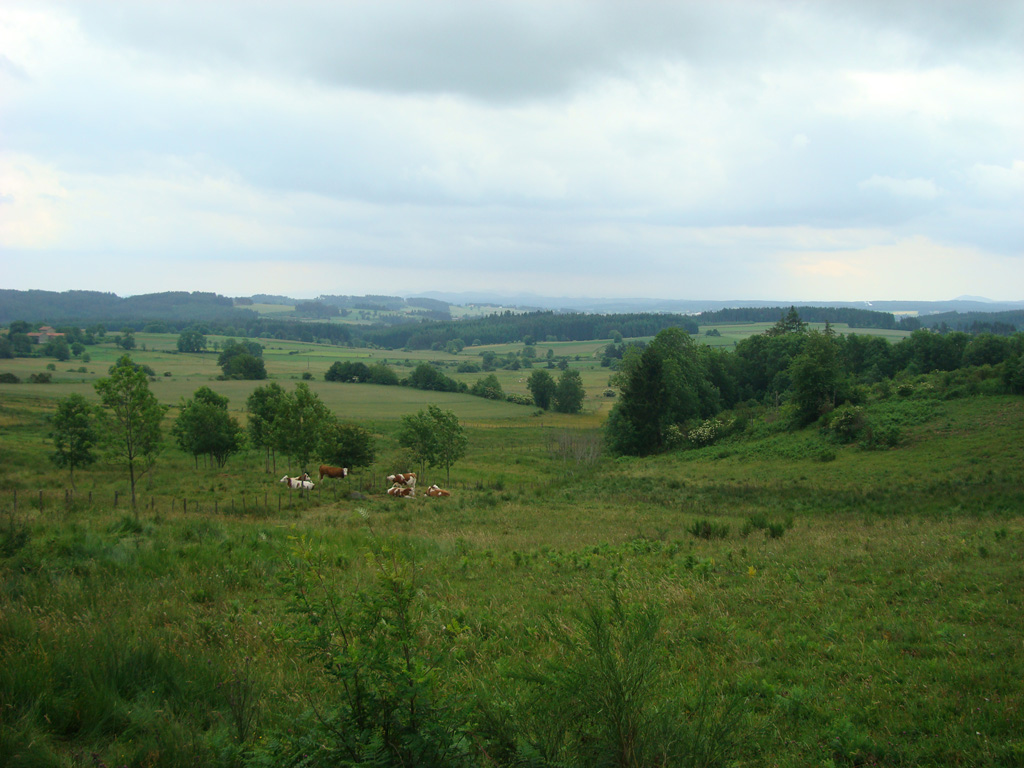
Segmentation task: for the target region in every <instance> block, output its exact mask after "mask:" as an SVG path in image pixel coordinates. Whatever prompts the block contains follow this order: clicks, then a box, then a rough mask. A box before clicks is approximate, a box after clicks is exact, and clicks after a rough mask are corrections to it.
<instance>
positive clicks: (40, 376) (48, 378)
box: [28, 373, 53, 384]
mask: <svg viewBox="0 0 1024 768" xmlns="http://www.w3.org/2000/svg"><path fill="white" fill-rule="evenodd" d="M28 380H29V382H30V383H32V384H49V383H50V382H52V381H53V374H51V373H33V374H32V375H31V376H29V377H28Z"/></svg>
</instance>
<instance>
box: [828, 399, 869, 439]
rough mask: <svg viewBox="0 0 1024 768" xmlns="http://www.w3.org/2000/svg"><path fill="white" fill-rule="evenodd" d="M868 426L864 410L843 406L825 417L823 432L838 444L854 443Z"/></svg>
mask: <svg viewBox="0 0 1024 768" xmlns="http://www.w3.org/2000/svg"><path fill="white" fill-rule="evenodd" d="M867 425H868V420H867V417H866V416H865V415H864V409H863V408H861V407H860V406H857V405H843V406H840V407H839V408H836V409H835V410H834V411H832V412H830V413H828V414H827V415H826V416H825V418H824V420H823V424H822V425H821V431H822V433H823V434H824V435H825V436H826V437H828V438H830V439H832V440H834V441H835V442H837V443H852V442H853V441H855V440H857V439H858V438H859V437H860V436H861V434H862V433H863V432H864V430H865V428H866V427H867Z"/></svg>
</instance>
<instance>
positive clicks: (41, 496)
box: [39, 491, 43, 512]
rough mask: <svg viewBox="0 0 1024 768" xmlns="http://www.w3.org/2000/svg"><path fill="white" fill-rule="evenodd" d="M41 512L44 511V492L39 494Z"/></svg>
mask: <svg viewBox="0 0 1024 768" xmlns="http://www.w3.org/2000/svg"><path fill="white" fill-rule="evenodd" d="M39 511H40V512H42V511H43V492H42V491H40V492H39Z"/></svg>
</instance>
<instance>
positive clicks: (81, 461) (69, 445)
mask: <svg viewBox="0 0 1024 768" xmlns="http://www.w3.org/2000/svg"><path fill="white" fill-rule="evenodd" d="M51 425H52V426H53V431H52V432H51V433H50V437H51V438H52V440H53V447H54V452H53V453H52V454H51V456H50V458H51V459H52V460H53V463H54V464H56V465H57V466H58V467H67V468H68V469H69V470H70V471H71V487H72V488H74V487H75V468H76V467H86V466H89V465H90V464H92V463H93V462H94V461H96V456H95V454H94V453H93V449H94V447H95V446H96V443H97V442H98V440H99V431H98V430H97V426H96V412H95V409H94V408H93V406H92V405H90V404H89V402H88V401H87V400H86V399H85V398H84V397H82V395H79V394H71V395H68V396H67V397H65V398H64V399H62V400H60V401H58V403H57V413H56V414H54V416H53V421H52V422H51Z"/></svg>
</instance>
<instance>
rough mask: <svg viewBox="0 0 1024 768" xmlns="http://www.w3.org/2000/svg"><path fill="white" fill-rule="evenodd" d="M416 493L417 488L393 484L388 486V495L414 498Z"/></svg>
mask: <svg viewBox="0 0 1024 768" xmlns="http://www.w3.org/2000/svg"><path fill="white" fill-rule="evenodd" d="M415 495H416V489H415V488H407V487H405V486H401V485H392V486H391V487H390V488H388V496H403V497H405V498H407V499H408V498H412V497H413V496H415Z"/></svg>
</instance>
